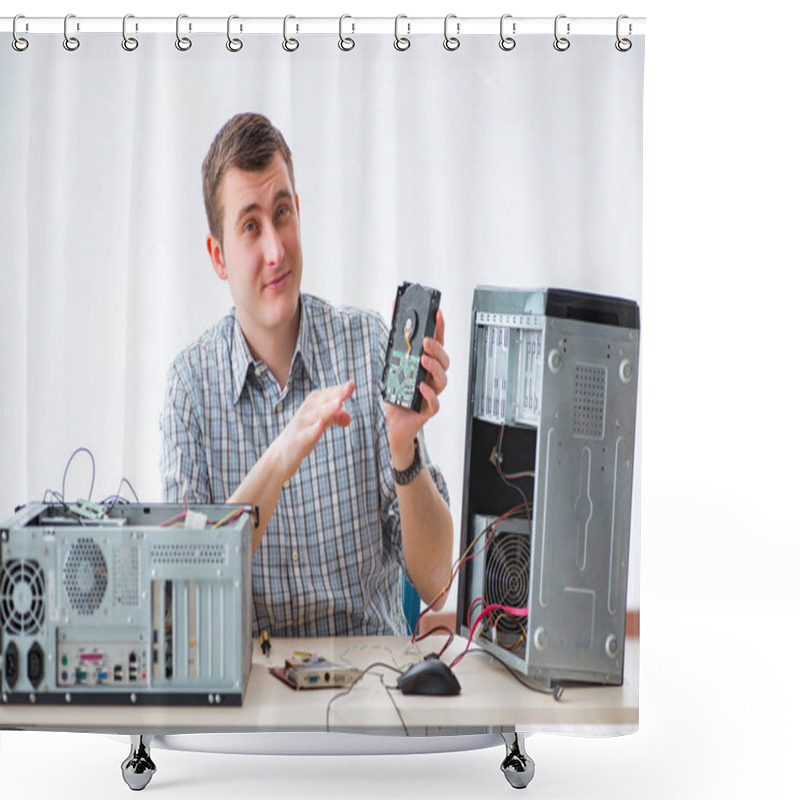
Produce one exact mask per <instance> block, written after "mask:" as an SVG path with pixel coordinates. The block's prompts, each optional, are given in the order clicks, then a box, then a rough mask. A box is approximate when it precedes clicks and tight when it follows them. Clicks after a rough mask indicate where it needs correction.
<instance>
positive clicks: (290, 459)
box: [273, 381, 356, 481]
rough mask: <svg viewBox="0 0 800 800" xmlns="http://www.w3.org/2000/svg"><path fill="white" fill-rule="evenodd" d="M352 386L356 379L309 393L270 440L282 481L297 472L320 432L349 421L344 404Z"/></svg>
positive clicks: (347, 423) (352, 390)
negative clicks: (282, 427)
mask: <svg viewBox="0 0 800 800" xmlns="http://www.w3.org/2000/svg"><path fill="white" fill-rule="evenodd" d="M355 388H356V385H355V382H354V381H348V382H347V383H342V384H340V385H338V386H329V387H328V388H327V389H319V390H317V391H314V392H311V394H309V395H308V397H306V399H305V400H304V401H303V404H302V405H301V406H300V408H299V409H298V410H297V413H296V414H295V415H294V416H293V417H292V419H291V421H290V422H289V424H288V425H287V426H286V427H285V428H284V429H283V430H282V431H281V433H280V435H279V436H278V437H277V439H275V441H274V443H273V446H276V447H277V448H278V453H279V456H280V461H279V463H280V469H281V473H282V475H283V480H284V481H287V480H289V478H291V477H292V475H294V474H295V472H297V470H298V468H299V466H300V462H301V461H302V460H303V459H304V458H305V457H306V456H307V455H308V454H309V453H310V452H311V451H312V450H313V449H314V448H315V447H316V445H317V442H318V441H319V440H320V437H321V436H322V434H323V433H325V431H326V430H328V428H330V427H331V425H340V426H341V427H343V428H344V427H347V426H348V425H349V424H350V415H349V414H348V413H347V411H345V410H344V408H343V405H344V401H345V400H347V398H348V397H351V396H352V394H353V392H354V391H355Z"/></svg>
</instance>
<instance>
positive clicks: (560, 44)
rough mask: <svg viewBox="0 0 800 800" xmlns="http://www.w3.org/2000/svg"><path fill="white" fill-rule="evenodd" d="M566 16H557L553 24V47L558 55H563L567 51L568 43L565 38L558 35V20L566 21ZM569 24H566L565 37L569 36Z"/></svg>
mask: <svg viewBox="0 0 800 800" xmlns="http://www.w3.org/2000/svg"><path fill="white" fill-rule="evenodd" d="M566 18H567V15H566V14H559V15H558V16H557V17H556V21H555V22H554V23H553V36H555V39H556V40H555V41H554V42H553V47H555V49H556V50H558V52H559V53H563V52H564V51H565V50H569V45H570V41H569V39H567V38H566V37H565V36H559V35H558V21H559V20H560V19H566ZM569 27H570V25H569V22H568V23H567V36H569Z"/></svg>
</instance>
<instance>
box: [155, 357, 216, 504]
mask: <svg viewBox="0 0 800 800" xmlns="http://www.w3.org/2000/svg"><path fill="white" fill-rule="evenodd" d="M190 386H191V381H190V380H187V376H186V375H185V374H184V371H183V370H182V369H181V364H180V362H179V361H175V362H174V363H173V364H172V366H171V367H170V369H169V373H168V375H167V391H166V397H165V398H164V409H163V411H162V413H161V417H160V419H159V428H160V431H161V465H160V466H161V494H162V497H163V500H164V502H166V503H179V502H183V498H184V488H185V491H186V499H187V501H188V502H189V503H210V502H211V484H210V480H209V475H208V464H207V461H206V452H205V447H204V444H203V431H202V426H201V424H200V420H201V418H202V416H201V414H200V413H199V412H198V409H199V399H198V396H197V392H196V391H193V390H192V389H191V388H188V387H190Z"/></svg>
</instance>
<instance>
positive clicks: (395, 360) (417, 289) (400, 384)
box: [383, 282, 441, 411]
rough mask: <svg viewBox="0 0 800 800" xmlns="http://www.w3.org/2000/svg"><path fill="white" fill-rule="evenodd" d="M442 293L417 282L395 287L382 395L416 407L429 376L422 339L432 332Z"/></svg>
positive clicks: (394, 402)
mask: <svg viewBox="0 0 800 800" xmlns="http://www.w3.org/2000/svg"><path fill="white" fill-rule="evenodd" d="M440 299H441V293H440V292H439V290H438V289H429V288H428V287H427V286H421V285H420V284H418V283H407V282H406V283H404V284H403V285H402V286H399V287H398V289H397V298H396V300H395V304H394V316H393V317H392V328H391V331H390V332H389V344H388V346H387V348H386V364H385V366H384V369H383V397H384V399H385V400H386V401H387V402H389V403H393V404H394V405H396V406H402V407H403V408H409V409H411V410H412V411H419V410H420V407H421V405H422V394H421V393H420V391H419V385H420V383H422V382H423V381H424V380H425V379H426V378H427V376H428V372H427V370H426V369H425V368H424V367H423V366H422V365H421V364H420V359H421V358H422V342H423V339H424V338H425V337H426V336H433V333H434V330H435V329H436V311H437V310H438V308H439V301H440Z"/></svg>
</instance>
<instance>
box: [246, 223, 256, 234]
mask: <svg viewBox="0 0 800 800" xmlns="http://www.w3.org/2000/svg"><path fill="white" fill-rule="evenodd" d="M255 229H256V224H255V222H252V221H251V222H245V224H244V228H243V230H244V232H245V233H252V232H253V231H255Z"/></svg>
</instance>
